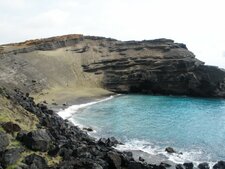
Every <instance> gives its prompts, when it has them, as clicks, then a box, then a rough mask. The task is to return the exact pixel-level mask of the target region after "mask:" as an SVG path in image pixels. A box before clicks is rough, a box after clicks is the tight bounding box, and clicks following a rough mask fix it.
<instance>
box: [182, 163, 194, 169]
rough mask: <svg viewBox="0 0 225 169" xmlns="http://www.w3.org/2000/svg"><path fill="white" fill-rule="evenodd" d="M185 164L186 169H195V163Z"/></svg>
mask: <svg viewBox="0 0 225 169" xmlns="http://www.w3.org/2000/svg"><path fill="white" fill-rule="evenodd" d="M183 166H184V167H185V169H193V167H194V164H193V163H184V164H183Z"/></svg>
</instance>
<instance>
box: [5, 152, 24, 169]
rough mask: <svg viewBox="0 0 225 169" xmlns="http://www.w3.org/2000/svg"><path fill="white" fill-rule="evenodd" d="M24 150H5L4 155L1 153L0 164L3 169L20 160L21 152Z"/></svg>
mask: <svg viewBox="0 0 225 169" xmlns="http://www.w3.org/2000/svg"><path fill="white" fill-rule="evenodd" d="M23 151H24V149H22V148H12V149H8V150H6V151H5V152H4V153H2V158H1V162H2V164H3V166H4V167H7V166H9V165H12V164H15V163H16V162H17V160H18V159H19V158H20V154H21V152H23Z"/></svg>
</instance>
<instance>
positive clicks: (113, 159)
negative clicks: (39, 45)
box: [107, 151, 121, 169]
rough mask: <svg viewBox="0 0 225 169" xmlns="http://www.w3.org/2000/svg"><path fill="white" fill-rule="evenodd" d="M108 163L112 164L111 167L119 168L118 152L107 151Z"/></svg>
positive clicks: (119, 158)
mask: <svg viewBox="0 0 225 169" xmlns="http://www.w3.org/2000/svg"><path fill="white" fill-rule="evenodd" d="M107 157H108V161H109V165H110V166H112V167H111V168H113V169H120V168H121V157H120V155H119V154H118V153H116V152H113V151H110V152H108V153H107Z"/></svg>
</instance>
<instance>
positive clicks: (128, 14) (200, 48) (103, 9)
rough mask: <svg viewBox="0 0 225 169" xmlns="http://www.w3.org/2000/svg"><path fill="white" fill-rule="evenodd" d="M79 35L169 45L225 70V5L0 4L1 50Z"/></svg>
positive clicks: (105, 0)
mask: <svg viewBox="0 0 225 169" xmlns="http://www.w3.org/2000/svg"><path fill="white" fill-rule="evenodd" d="M77 33H78V34H84V35H95V36H104V37H111V38H115V39H118V40H144V39H146V40H147V39H157V38H168V39H173V40H175V42H179V43H185V44H186V45H187V47H188V49H189V50H191V51H192V52H193V53H194V54H195V55H196V57H197V58H198V59H200V60H202V61H204V62H205V63H206V64H209V65H216V66H219V67H222V68H225V0H8V1H7V0H0V44H5V43H11V42H20V41H24V40H28V39H37V38H45V37H51V36H56V35H64V34H77Z"/></svg>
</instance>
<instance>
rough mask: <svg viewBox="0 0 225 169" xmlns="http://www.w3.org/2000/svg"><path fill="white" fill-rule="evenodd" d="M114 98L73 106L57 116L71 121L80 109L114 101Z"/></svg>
mask: <svg viewBox="0 0 225 169" xmlns="http://www.w3.org/2000/svg"><path fill="white" fill-rule="evenodd" d="M113 98H114V96H110V97H107V98H104V99H101V100H98V101H93V102H89V103H84V104H78V105H72V106H70V107H68V108H66V109H64V110H60V111H59V112H58V113H57V114H58V115H59V116H60V117H62V118H63V119H69V118H70V117H71V116H72V115H73V114H74V113H76V112H77V111H78V110H79V109H81V108H84V107H87V106H91V105H93V104H97V103H101V102H104V101H107V100H110V99H113Z"/></svg>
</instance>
